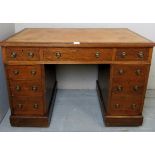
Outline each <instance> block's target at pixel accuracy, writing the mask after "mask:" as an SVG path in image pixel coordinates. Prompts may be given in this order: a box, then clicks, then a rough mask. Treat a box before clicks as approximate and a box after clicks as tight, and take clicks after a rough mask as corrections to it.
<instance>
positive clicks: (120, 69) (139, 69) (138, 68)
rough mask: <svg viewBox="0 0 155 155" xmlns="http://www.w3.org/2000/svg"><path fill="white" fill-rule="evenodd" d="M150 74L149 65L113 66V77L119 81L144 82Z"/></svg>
mask: <svg viewBox="0 0 155 155" xmlns="http://www.w3.org/2000/svg"><path fill="white" fill-rule="evenodd" d="M148 72H149V65H113V77H114V78H118V79H134V80H140V79H142V80H144V79H146V77H147V76H148Z"/></svg>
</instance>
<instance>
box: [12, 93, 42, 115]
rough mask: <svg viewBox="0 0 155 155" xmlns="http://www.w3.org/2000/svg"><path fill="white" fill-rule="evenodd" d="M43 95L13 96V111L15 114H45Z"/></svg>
mask: <svg viewBox="0 0 155 155" xmlns="http://www.w3.org/2000/svg"><path fill="white" fill-rule="evenodd" d="M43 104H44V102H43V97H40V96H38V97H13V98H12V111H13V114H15V115H43V114H44V108H43Z"/></svg>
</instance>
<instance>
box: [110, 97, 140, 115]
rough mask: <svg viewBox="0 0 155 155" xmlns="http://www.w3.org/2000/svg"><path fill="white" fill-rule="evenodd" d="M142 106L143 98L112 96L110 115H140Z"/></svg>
mask: <svg viewBox="0 0 155 155" xmlns="http://www.w3.org/2000/svg"><path fill="white" fill-rule="evenodd" d="M142 108H143V101H142V98H138V97H126V96H121V97H118V96H117V97H116V96H115V97H112V98H111V103H110V108H109V113H110V115H140V114H141V113H142Z"/></svg>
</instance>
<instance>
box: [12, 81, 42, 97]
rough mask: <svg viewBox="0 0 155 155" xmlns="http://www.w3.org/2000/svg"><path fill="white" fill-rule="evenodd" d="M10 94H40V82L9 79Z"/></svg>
mask: <svg viewBox="0 0 155 155" xmlns="http://www.w3.org/2000/svg"><path fill="white" fill-rule="evenodd" d="M10 89H11V96H34V95H35V96H41V95H43V90H42V85H41V82H39V81H38V82H36V81H10Z"/></svg>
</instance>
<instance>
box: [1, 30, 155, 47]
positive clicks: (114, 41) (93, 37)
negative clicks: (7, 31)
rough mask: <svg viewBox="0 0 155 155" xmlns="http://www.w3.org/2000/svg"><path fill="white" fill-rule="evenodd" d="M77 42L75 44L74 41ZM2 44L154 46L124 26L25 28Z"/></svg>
mask: <svg viewBox="0 0 155 155" xmlns="http://www.w3.org/2000/svg"><path fill="white" fill-rule="evenodd" d="M77 42H78V43H79V44H76V43H77ZM1 44H2V45H3V46H9V45H10V46H15V45H17V46H24V45H25V46H57V47H59V46H68V47H70V46H71V47H80V46H88V47H89V46H99V45H100V46H109V47H111V46H114V47H116V46H133V45H134V46H154V45H155V44H154V43H153V42H152V41H150V40H148V39H146V38H144V37H142V36H140V35H138V34H136V33H134V32H132V31H130V30H129V29H126V28H27V29H24V30H23V31H21V32H19V33H17V34H16V35H13V36H12V37H10V38H8V39H7V40H5V41H3V42H2V43H1Z"/></svg>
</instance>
